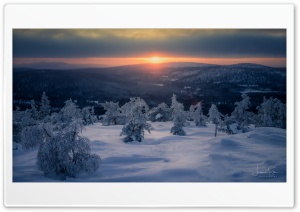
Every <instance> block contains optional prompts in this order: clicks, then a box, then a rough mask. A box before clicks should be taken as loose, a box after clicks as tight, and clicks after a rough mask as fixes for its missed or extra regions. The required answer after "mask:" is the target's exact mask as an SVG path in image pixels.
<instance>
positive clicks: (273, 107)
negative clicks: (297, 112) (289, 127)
mask: <svg viewBox="0 0 300 212" xmlns="http://www.w3.org/2000/svg"><path fill="white" fill-rule="evenodd" d="M257 110H258V113H257V116H256V118H255V119H256V126H257V127H278V128H283V129H285V128H286V106H285V104H283V103H282V102H281V101H280V100H278V99H276V98H275V99H273V97H270V98H269V99H266V98H265V97H264V99H263V103H261V105H260V106H258V107H257Z"/></svg>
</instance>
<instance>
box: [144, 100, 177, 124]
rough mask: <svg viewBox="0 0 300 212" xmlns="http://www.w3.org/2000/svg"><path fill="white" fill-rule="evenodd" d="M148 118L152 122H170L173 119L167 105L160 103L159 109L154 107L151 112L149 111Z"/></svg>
mask: <svg viewBox="0 0 300 212" xmlns="http://www.w3.org/2000/svg"><path fill="white" fill-rule="evenodd" d="M147 116H148V119H149V121H152V122H155V121H160V122H165V121H170V120H171V119H172V116H171V109H170V108H169V107H168V105H167V104H165V103H160V104H159V105H158V106H157V107H154V108H152V109H151V110H149V112H148V114H147Z"/></svg>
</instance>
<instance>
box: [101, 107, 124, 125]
mask: <svg viewBox="0 0 300 212" xmlns="http://www.w3.org/2000/svg"><path fill="white" fill-rule="evenodd" d="M101 106H102V107H103V108H104V110H106V112H105V114H104V115H103V116H102V124H103V125H104V126H110V125H116V124H124V120H122V118H121V113H120V107H119V102H105V103H101Z"/></svg>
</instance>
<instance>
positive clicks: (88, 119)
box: [81, 106, 97, 125]
mask: <svg viewBox="0 0 300 212" xmlns="http://www.w3.org/2000/svg"><path fill="white" fill-rule="evenodd" d="M81 114H82V120H83V125H90V124H94V123H95V122H96V121H97V117H96V116H95V110H94V107H90V106H87V107H84V108H82V110H81Z"/></svg>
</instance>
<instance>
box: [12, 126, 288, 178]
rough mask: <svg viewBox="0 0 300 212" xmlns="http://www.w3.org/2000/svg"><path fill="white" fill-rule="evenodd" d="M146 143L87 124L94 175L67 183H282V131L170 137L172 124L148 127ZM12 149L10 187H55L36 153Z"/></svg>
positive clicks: (206, 130)
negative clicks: (94, 159)
mask: <svg viewBox="0 0 300 212" xmlns="http://www.w3.org/2000/svg"><path fill="white" fill-rule="evenodd" d="M151 125H152V128H153V129H152V131H151V133H150V134H149V133H148V132H145V139H144V140H143V141H142V142H141V143H139V142H132V143H124V142H123V141H122V138H123V137H124V136H123V137H122V136H120V132H121V129H122V126H121V125H117V126H102V124H101V123H97V124H94V125H89V126H87V127H86V129H85V131H84V132H83V133H82V135H83V136H85V137H87V138H89V139H90V140H91V147H92V151H93V152H94V153H96V154H98V155H100V157H101V159H102V161H101V165H100V168H99V169H98V171H97V172H95V173H93V174H90V175H88V174H81V175H79V176H77V177H76V178H67V179H66V182H285V181H286V130H283V129H278V128H268V127H264V128H255V129H254V130H253V131H251V132H248V133H242V134H236V135H227V134H224V133H220V132H219V133H218V135H217V137H214V125H208V127H202V128H201V127H196V126H194V125H193V123H191V125H190V126H187V127H185V128H184V130H185V131H186V133H187V135H186V136H176V135H171V134H170V128H171V126H172V123H171V122H155V123H151ZM14 148H15V150H13V181H14V182H59V181H60V178H59V177H57V176H54V175H47V176H45V175H44V174H43V172H41V171H39V170H38V169H37V166H36V165H35V161H36V155H37V150H32V151H24V150H22V148H21V146H20V145H18V144H15V147H14Z"/></svg>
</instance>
